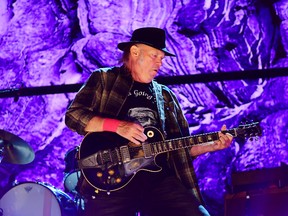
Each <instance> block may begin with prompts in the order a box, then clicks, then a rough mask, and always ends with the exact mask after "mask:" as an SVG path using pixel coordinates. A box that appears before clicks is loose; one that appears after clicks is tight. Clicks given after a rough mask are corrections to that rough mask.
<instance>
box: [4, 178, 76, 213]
mask: <svg viewBox="0 0 288 216" xmlns="http://www.w3.org/2000/svg"><path fill="white" fill-rule="evenodd" d="M0 210H1V211H2V213H3V215H5V216H20V215H21V216H70V215H72V216H75V215H76V211H77V209H76V204H75V202H74V201H73V200H72V199H71V198H70V197H69V196H68V195H67V194H65V193H64V192H62V191H60V190H57V189H55V188H54V187H52V186H49V185H47V184H45V183H41V182H23V183H19V184H17V185H16V186H13V187H12V188H11V189H10V190H8V191H7V192H6V193H5V194H4V195H3V196H2V198H1V200H0Z"/></svg>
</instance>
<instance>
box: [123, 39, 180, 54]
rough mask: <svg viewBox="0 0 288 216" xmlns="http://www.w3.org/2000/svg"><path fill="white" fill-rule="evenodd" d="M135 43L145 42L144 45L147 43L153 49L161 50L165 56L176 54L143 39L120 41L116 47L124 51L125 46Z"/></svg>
mask: <svg viewBox="0 0 288 216" xmlns="http://www.w3.org/2000/svg"><path fill="white" fill-rule="evenodd" d="M137 43H140V44H146V45H148V46H151V47H154V48H155V49H158V50H161V51H163V52H164V53H165V55H166V56H176V55H175V54H173V53H171V52H169V51H168V50H167V49H166V48H162V49H161V48H159V47H156V46H153V45H152V44H150V43H145V42H143V41H129V42H121V43H119V44H118V45H117V47H118V49H120V50H122V51H124V50H125V48H127V47H130V46H132V45H134V44H137Z"/></svg>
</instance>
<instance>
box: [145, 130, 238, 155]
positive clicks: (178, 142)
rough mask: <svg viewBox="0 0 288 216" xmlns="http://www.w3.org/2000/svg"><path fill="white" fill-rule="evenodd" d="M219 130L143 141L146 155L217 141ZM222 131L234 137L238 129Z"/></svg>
mask: <svg viewBox="0 0 288 216" xmlns="http://www.w3.org/2000/svg"><path fill="white" fill-rule="evenodd" d="M219 132H220V131H219ZM219 132H211V133H204V134H199V135H194V136H187V137H181V138H176V139H170V140H164V141H159V142H154V143H143V144H142V148H143V151H144V154H145V156H147V157H149V156H152V155H154V156H155V155H157V154H160V153H165V152H170V151H175V150H179V149H183V148H190V147H192V146H195V145H202V144H204V143H205V144H206V143H209V142H213V141H216V140H218V139H219ZM222 133H229V134H231V135H232V136H233V137H236V136H237V133H236V129H231V130H226V131H222Z"/></svg>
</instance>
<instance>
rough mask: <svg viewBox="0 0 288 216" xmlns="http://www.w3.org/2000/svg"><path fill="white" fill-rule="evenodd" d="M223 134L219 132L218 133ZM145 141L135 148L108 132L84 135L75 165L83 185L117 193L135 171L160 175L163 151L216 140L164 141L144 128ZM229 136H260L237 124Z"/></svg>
mask: <svg viewBox="0 0 288 216" xmlns="http://www.w3.org/2000/svg"><path fill="white" fill-rule="evenodd" d="M222 132H223V131H222ZM144 133H145V134H146V136H147V137H148V139H147V140H146V141H145V142H144V143H142V144H141V145H135V144H133V143H132V142H129V141H128V140H127V139H125V138H123V137H121V136H119V135H118V134H116V133H111V132H92V133H88V134H87V135H86V136H85V137H84V138H83V140H82V142H81V144H80V147H79V152H78V166H79V169H80V170H81V174H82V175H83V177H84V178H85V179H86V180H87V182H88V183H89V184H90V185H91V186H92V187H93V188H95V191H96V192H98V191H106V192H107V193H108V194H109V193H110V192H111V191H116V190H119V189H121V188H123V187H125V186H126V185H127V184H128V183H129V182H130V181H131V180H132V179H133V177H134V176H135V175H136V173H137V172H139V171H148V172H160V171H161V169H162V168H161V167H160V166H159V165H157V163H156V157H157V155H159V154H161V153H165V152H170V151H176V150H179V149H183V148H190V147H192V146H195V145H203V144H207V143H209V142H213V141H216V140H218V139H219V135H218V132H212V133H205V134H200V135H194V136H187V137H181V138H176V139H171V140H164V137H163V135H162V133H161V132H160V131H159V130H158V129H157V128H155V127H147V128H145V131H144ZM223 133H230V134H231V135H232V136H233V137H239V138H244V139H245V138H250V137H255V136H261V129H260V126H259V123H252V124H247V125H241V126H239V127H238V128H234V129H230V130H226V131H224V132H223Z"/></svg>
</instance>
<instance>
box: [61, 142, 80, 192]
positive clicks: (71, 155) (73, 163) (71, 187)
mask: <svg viewBox="0 0 288 216" xmlns="http://www.w3.org/2000/svg"><path fill="white" fill-rule="evenodd" d="M78 152H79V146H76V147H74V148H72V149H70V150H69V151H68V152H67V153H66V155H65V158H64V160H65V170H64V174H65V176H64V188H65V191H66V192H74V193H75V192H76V186H77V183H78V180H79V178H80V175H81V171H80V170H79V168H78V163H77V159H78Z"/></svg>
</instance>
